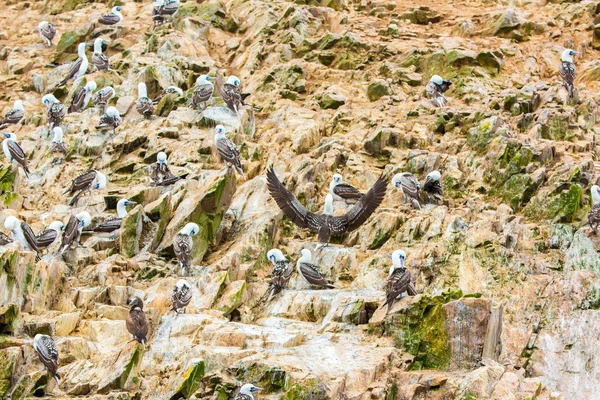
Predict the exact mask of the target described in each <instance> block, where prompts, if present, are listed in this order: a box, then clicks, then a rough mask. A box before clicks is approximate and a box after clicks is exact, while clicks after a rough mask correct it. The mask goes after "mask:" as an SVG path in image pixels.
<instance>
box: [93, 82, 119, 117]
mask: <svg viewBox="0 0 600 400" xmlns="http://www.w3.org/2000/svg"><path fill="white" fill-rule="evenodd" d="M113 97H115V89H113V88H112V87H110V86H107V87H105V88H102V89H100V90H98V91H97V92H96V94H94V96H93V97H92V101H93V102H94V107H98V109H99V110H100V111H102V112H104V108H105V107H106V105H107V104H108V101H109V100H110V99H112V98H113Z"/></svg>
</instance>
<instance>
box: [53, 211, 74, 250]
mask: <svg viewBox="0 0 600 400" xmlns="http://www.w3.org/2000/svg"><path fill="white" fill-rule="evenodd" d="M78 228H79V220H78V219H77V217H75V215H71V217H69V222H67V226H65V230H64V231H63V234H62V242H61V244H60V248H59V249H58V252H59V253H61V254H62V253H63V252H64V251H65V250H66V249H67V247H69V246H70V245H71V244H73V242H74V241H76V240H77V237H78V236H79V230H78Z"/></svg>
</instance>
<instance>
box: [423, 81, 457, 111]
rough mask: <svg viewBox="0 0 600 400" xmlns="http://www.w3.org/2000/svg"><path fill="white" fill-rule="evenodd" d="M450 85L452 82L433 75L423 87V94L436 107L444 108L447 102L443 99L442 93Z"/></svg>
mask: <svg viewBox="0 0 600 400" xmlns="http://www.w3.org/2000/svg"><path fill="white" fill-rule="evenodd" d="M450 85H452V82H450V81H445V80H444V79H442V77H441V76H439V75H433V76H432V77H431V79H430V80H429V83H428V84H427V86H425V92H426V93H427V96H428V97H429V98H430V99H431V102H432V103H433V105H434V106H436V107H444V106H445V105H446V104H448V100H447V99H446V98H445V97H444V92H445V91H446V90H448V88H449V87H450Z"/></svg>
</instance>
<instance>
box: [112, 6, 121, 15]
mask: <svg viewBox="0 0 600 400" xmlns="http://www.w3.org/2000/svg"><path fill="white" fill-rule="evenodd" d="M112 12H113V13H115V14H121V7H119V6H116V7H113V8H112Z"/></svg>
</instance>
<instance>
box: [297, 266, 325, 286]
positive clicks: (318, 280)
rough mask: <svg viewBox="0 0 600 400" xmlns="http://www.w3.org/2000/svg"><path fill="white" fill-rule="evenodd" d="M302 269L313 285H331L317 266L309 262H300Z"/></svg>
mask: <svg viewBox="0 0 600 400" xmlns="http://www.w3.org/2000/svg"><path fill="white" fill-rule="evenodd" d="M300 271H301V272H302V276H303V277H304V279H306V280H307V281H308V283H310V284H311V285H315V286H323V287H331V285H330V284H329V282H327V279H325V277H324V276H323V274H322V273H321V271H319V269H318V268H317V266H315V265H313V264H309V263H300Z"/></svg>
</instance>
